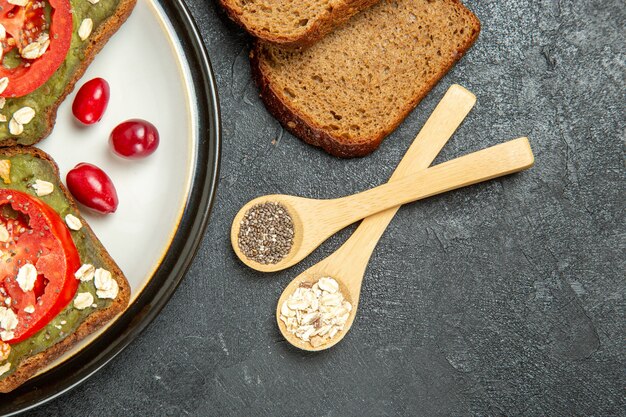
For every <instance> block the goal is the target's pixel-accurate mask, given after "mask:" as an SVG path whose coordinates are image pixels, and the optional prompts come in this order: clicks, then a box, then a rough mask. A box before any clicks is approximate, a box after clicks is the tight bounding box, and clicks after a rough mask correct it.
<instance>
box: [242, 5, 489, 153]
mask: <svg viewBox="0 0 626 417" xmlns="http://www.w3.org/2000/svg"><path fill="white" fill-rule="evenodd" d="M479 31H480V22H479V21H478V19H477V18H476V16H474V14H473V13H472V12H470V11H469V10H468V9H467V8H465V7H464V6H463V5H462V4H461V3H460V2H459V1H458V0H395V1H392V0H383V1H382V2H380V3H379V4H377V5H375V6H373V7H371V8H369V9H367V10H365V11H363V12H361V13H359V14H357V15H355V16H354V17H352V19H350V20H349V21H348V22H346V23H345V24H344V25H343V26H341V27H339V28H337V29H336V30H335V31H334V32H332V33H330V34H329V35H327V36H326V37H325V38H323V39H321V40H320V41H318V42H317V43H315V44H314V45H312V46H310V47H308V48H306V49H303V50H293V49H285V48H280V47H278V46H276V45H274V44H270V43H268V42H264V41H257V42H256V43H255V45H254V47H253V50H252V51H251V53H250V62H251V66H252V74H253V76H254V78H255V81H256V83H257V85H258V86H259V88H260V90H261V98H262V100H263V101H264V103H265V105H266V107H267V109H268V110H269V111H270V112H271V113H272V114H273V115H274V116H275V117H276V118H277V119H278V120H279V121H280V123H281V124H282V125H283V126H284V127H285V128H286V129H287V130H289V131H290V132H291V133H293V134H294V135H295V136H297V137H299V138H300V139H303V140H304V141H306V142H308V143H309V144H311V145H314V146H319V147H322V148H323V149H324V150H325V151H327V152H328V153H330V154H333V155H336V156H339V157H345V158H348V157H358V156H364V155H367V154H369V153H371V152H372V151H374V150H375V149H376V148H377V147H378V146H379V145H380V143H381V142H382V140H383V139H384V138H385V137H386V136H387V135H389V134H390V133H391V132H392V131H393V130H394V129H395V128H396V127H397V126H398V125H399V124H400V123H401V122H402V121H403V120H404V118H405V117H406V116H407V115H408V114H409V113H410V112H411V110H413V109H414V108H415V106H417V104H418V103H419V102H420V101H421V100H422V98H424V97H425V96H426V94H428V92H429V91H430V90H431V89H432V88H433V87H434V86H435V84H436V83H437V82H438V81H439V80H440V79H441V77H443V76H444V75H445V74H446V73H447V72H448V70H449V69H450V68H451V67H452V66H453V65H454V63H455V62H456V61H457V60H459V59H460V58H461V57H462V56H463V55H464V54H465V52H466V51H467V50H468V49H469V48H470V46H471V45H472V44H473V43H474V41H475V40H476V38H477V37H478V33H479Z"/></svg>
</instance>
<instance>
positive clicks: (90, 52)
mask: <svg viewBox="0 0 626 417" xmlns="http://www.w3.org/2000/svg"><path fill="white" fill-rule="evenodd" d="M136 2H137V0H99V1H98V2H97V3H96V4H91V2H89V1H87V0H70V3H71V4H72V11H73V13H72V16H73V19H74V32H73V35H72V43H71V46H70V50H69V52H68V58H70V57H71V58H73V59H78V62H79V63H78V65H68V62H69V61H68V58H66V59H65V63H64V64H62V65H61V67H60V68H59V69H58V70H57V71H56V72H55V73H54V75H53V76H52V77H51V78H50V80H48V82H46V84H44V85H42V86H41V87H39V88H38V89H37V90H35V91H34V92H33V93H31V94H28V95H26V96H24V97H18V98H7V99H6V103H5V105H4V106H3V107H2V108H1V109H0V114H1V115H3V116H4V117H5V118H6V122H0V146H13V145H33V144H35V143H37V142H39V141H40V140H42V139H44V138H46V137H47V136H48V135H50V133H51V132H52V128H53V127H54V123H55V121H56V115H57V110H58V108H59V105H60V104H61V103H62V102H63V100H64V99H65V97H67V95H68V94H69V93H71V92H72V90H73V89H74V86H75V84H76V82H77V81H78V80H79V79H80V78H81V77H82V76H83V74H84V73H85V71H86V70H87V67H88V66H89V64H91V62H92V61H93V59H94V58H95V56H96V54H97V53H98V52H99V51H100V50H101V49H102V47H103V46H104V45H105V44H106V42H107V41H108V40H109V38H110V37H111V36H113V34H114V33H115V32H116V31H117V30H118V29H119V27H120V26H121V25H122V24H123V23H124V22H125V21H126V19H127V18H128V16H129V15H130V13H131V12H132V10H133V8H134V7H135V4H136ZM107 9H110V13H108V14H104V13H102V10H107ZM87 18H89V19H92V21H93V30H92V32H91V35H90V36H89V37H88V38H87V39H86V40H84V41H83V40H81V39H80V37H79V35H78V28H79V27H80V24H81V22H82V21H83V20H84V19H87ZM41 96H45V97H46V101H47V103H45V104H42V103H41V99H40V97H41ZM26 106H28V107H31V108H33V109H34V110H35V118H34V119H33V120H32V121H31V122H30V123H28V124H26V125H24V132H23V133H21V134H20V135H17V136H14V135H12V134H11V133H10V131H9V121H10V120H11V117H12V115H13V113H15V112H16V111H18V110H19V109H21V108H23V107H26Z"/></svg>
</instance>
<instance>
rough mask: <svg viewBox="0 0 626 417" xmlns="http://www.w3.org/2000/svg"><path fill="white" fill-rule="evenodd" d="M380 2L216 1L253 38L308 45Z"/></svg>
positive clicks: (283, 43) (336, 0)
mask: <svg viewBox="0 0 626 417" xmlns="http://www.w3.org/2000/svg"><path fill="white" fill-rule="evenodd" d="M379 1H380V0H300V1H293V0H220V3H221V4H222V7H224V9H225V10H226V12H227V13H228V15H229V16H230V18H231V19H232V20H234V21H235V22H237V23H238V24H239V25H240V26H241V27H243V28H244V29H245V30H247V31H248V32H250V33H251V34H252V35H254V36H256V37H257V38H260V39H264V40H266V41H268V42H273V43H277V44H280V45H282V46H286V47H300V46H306V45H310V44H311V43H313V42H315V41H316V40H318V39H320V38H321V37H323V36H324V35H325V34H327V33H328V32H330V31H331V30H332V29H333V28H334V27H336V26H338V25H340V24H341V23H343V22H345V21H346V20H348V19H349V18H350V17H352V16H353V15H354V14H356V13H358V12H360V11H361V10H364V9H366V8H367V7H369V6H371V5H373V4H376V3H378V2H379Z"/></svg>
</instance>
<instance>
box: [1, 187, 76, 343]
mask: <svg viewBox="0 0 626 417" xmlns="http://www.w3.org/2000/svg"><path fill="white" fill-rule="evenodd" d="M0 223H1V224H2V226H4V227H5V228H6V230H7V231H8V235H9V238H8V240H7V242H4V243H1V244H0V249H1V250H2V253H1V254H0V301H2V305H4V306H7V307H9V308H11V309H12V310H13V312H14V313H15V314H16V315H17V319H18V324H17V327H16V328H15V329H14V330H13V335H14V336H13V338H12V339H9V340H5V342H7V343H9V344H15V343H18V342H20V341H22V340H25V339H27V338H28V337H30V336H32V335H33V334H35V333H37V332H38V331H39V330H41V329H42V328H43V327H45V326H46V325H47V324H48V323H49V322H50V321H51V320H52V319H53V318H54V317H56V316H57V315H58V314H59V313H60V312H61V310H63V309H64V308H65V307H66V306H67V305H68V304H69V303H70V302H71V301H72V299H73V298H74V295H75V294H76V290H77V288H78V280H77V279H76V278H75V277H74V273H75V272H76V271H77V270H78V268H80V257H79V255H78V251H77V249H76V245H75V244H74V241H73V240H72V236H71V234H70V232H69V230H68V228H67V226H66V225H65V223H64V222H63V220H62V219H61V217H60V216H59V215H58V214H57V213H56V212H55V211H54V210H53V209H52V208H50V207H49V206H48V205H46V204H45V203H43V202H42V201H41V200H39V199H37V198H35V197H32V196H30V195H28V194H25V193H22V192H19V191H15V190H7V189H2V190H0ZM25 264H32V265H33V266H34V267H35V269H36V270H37V274H38V275H37V279H36V281H35V285H34V286H33V288H32V290H30V291H24V290H23V289H22V288H21V287H20V285H19V283H18V282H17V280H16V278H17V274H18V271H19V268H20V267H22V266H24V265H25ZM9 298H10V301H9V302H7V299H9Z"/></svg>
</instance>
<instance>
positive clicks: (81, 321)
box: [0, 146, 130, 393]
mask: <svg viewBox="0 0 626 417" xmlns="http://www.w3.org/2000/svg"><path fill="white" fill-rule="evenodd" d="M5 160H10V161H11V165H12V167H13V168H12V169H11V174H10V180H11V183H10V184H6V183H5V182H4V181H2V180H0V187H2V188H11V189H16V190H19V191H23V192H26V193H28V194H32V195H36V194H35V192H34V190H33V188H32V186H31V184H32V183H33V182H34V181H35V180H36V179H40V180H44V181H48V182H51V183H52V184H54V191H53V192H52V194H50V195H46V196H43V197H38V198H40V199H41V200H42V201H44V202H46V203H52V202H55V204H58V203H59V202H62V203H63V204H62V205H63V206H64V207H65V208H64V209H63V210H61V211H59V210H58V209H57V208H55V210H56V211H57V212H58V213H59V215H60V216H61V217H62V218H65V216H66V215H67V214H70V213H71V214H73V215H74V216H76V217H78V218H79V219H80V221H81V223H82V228H81V229H80V230H78V231H71V234H72V239H73V240H74V242H75V243H76V244H77V247H78V251H79V255H80V260H81V264H87V263H88V264H91V265H93V266H94V267H95V268H104V269H106V270H108V271H109V272H111V274H112V276H113V278H114V279H115V281H116V282H117V284H118V286H119V292H118V295H117V297H116V298H115V299H114V300H108V299H100V298H98V297H97V295H96V294H95V287H94V283H93V280H91V281H85V282H81V283H80V285H79V287H78V290H77V292H76V293H77V294H78V293H79V292H85V291H89V292H91V293H93V297H94V300H95V301H94V302H95V303H97V308H88V309H86V310H83V311H82V312H80V313H79V311H78V310H75V309H74V307H73V302H71V303H70V304H69V305H68V306H67V307H66V308H65V309H64V310H63V311H62V312H61V313H60V315H59V316H57V319H56V320H57V321H58V320H59V317H60V316H62V315H64V313H67V314H72V316H68V317H74V318H76V320H75V322H72V323H66V324H65V326H62V329H59V331H57V330H56V329H55V328H54V327H51V325H52V324H53V323H54V322H53V323H51V325H49V326H47V328H44V329H42V330H41V331H40V332H39V333H37V334H35V335H34V336H33V337H32V338H29V339H27V340H25V341H23V342H19V343H18V344H16V345H13V346H12V349H11V354H10V356H9V359H7V360H6V361H5V362H0V365H4V364H5V363H7V362H8V363H11V368H10V370H9V371H8V372H6V373H4V374H2V375H0V392H4V393H6V392H9V391H12V390H13V389H15V388H17V387H18V386H19V385H21V384H22V383H24V382H25V381H26V380H28V379H29V378H30V377H31V376H33V375H34V374H36V373H37V372H38V371H39V370H40V369H42V368H44V367H46V366H47V365H48V364H50V362H52V361H53V360H54V359H56V358H58V357H59V356H61V355H62V354H63V353H64V352H66V351H67V350H68V349H70V348H71V347H72V346H74V345H75V344H76V343H78V342H79V341H80V340H81V339H83V338H85V337H86V336H88V335H89V334H91V333H93V332H94V331H96V330H97V329H99V328H100V327H102V326H103V325H104V324H106V323H107V322H108V321H110V320H111V319H112V318H113V317H115V316H116V315H117V314H118V313H120V312H122V311H123V310H124V309H125V308H126V306H127V305H128V300H129V298H130V286H129V284H128V281H127V280H126V277H125V276H124V274H123V273H122V271H121V270H120V268H119V267H118V266H117V264H116V263H115V261H113V259H112V258H111V256H110V255H109V254H108V253H107V251H106V249H105V248H104V247H103V246H102V244H101V243H100V241H99V240H98V238H97V237H96V236H95V235H94V233H93V231H92V230H91V228H90V227H89V225H88V224H87V222H86V221H85V219H83V218H82V217H81V215H80V212H79V211H78V208H77V207H76V204H75V202H74V200H73V198H72V197H71V196H70V194H69V193H68V191H67V189H66V188H65V187H64V186H63V184H62V182H61V179H60V178H59V170H58V167H57V165H56V164H55V162H54V161H53V160H52V159H51V158H50V156H48V155H47V154H46V153H44V152H43V151H40V150H38V149H36V148H32V147H20V146H16V147H10V148H3V149H0V161H5ZM17 166H19V167H21V168H20V169H17V168H15V167H17ZM72 309H74V310H72ZM76 315H78V316H76ZM64 317H65V316H64ZM61 324H63V321H60V322H59V323H58V324H57V325H61ZM66 326H67V327H66ZM46 329H48V330H49V331H52V334H51V339H49V340H51V341H52V342H55V340H56V342H55V343H54V344H52V345H51V346H50V347H48V348H46V349H45V350H42V349H43V348H42V347H39V348H38V347H37V346H34V345H33V342H34V339H35V338H36V337H37V336H45V333H42V332H46V331H47V330H46ZM57 339H58V340H57ZM52 342H50V343H52ZM29 343H30V345H29ZM31 349H32V351H31ZM17 350H23V351H25V352H26V353H25V354H23V355H19V357H17V355H13V354H14V352H16V351H17ZM11 355H13V356H11Z"/></svg>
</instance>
